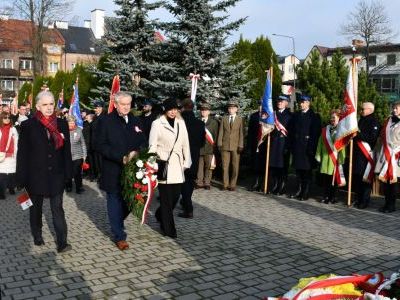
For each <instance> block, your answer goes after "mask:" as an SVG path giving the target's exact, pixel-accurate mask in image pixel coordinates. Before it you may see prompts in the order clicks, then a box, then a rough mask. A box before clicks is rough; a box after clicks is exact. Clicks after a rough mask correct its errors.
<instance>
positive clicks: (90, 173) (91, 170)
mask: <svg viewBox="0 0 400 300" xmlns="http://www.w3.org/2000/svg"><path fill="white" fill-rule="evenodd" d="M86 162H87V163H88V164H89V169H88V170H87V171H86V172H85V173H86V175H87V176H88V177H89V179H94V178H95V177H96V176H95V167H94V156H93V152H92V151H90V152H88V153H87V156H86Z"/></svg>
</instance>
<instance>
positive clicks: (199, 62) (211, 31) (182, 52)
mask: <svg viewBox="0 0 400 300" xmlns="http://www.w3.org/2000/svg"><path fill="white" fill-rule="evenodd" d="M238 1H239V0H222V1H211V0H172V1H170V2H169V3H167V4H166V5H165V7H166V9H167V10H168V11H169V12H170V13H171V14H172V15H173V16H174V17H175V20H174V21H172V22H168V23H164V24H163V28H164V29H165V31H166V35H167V42H166V43H164V44H163V45H161V46H160V50H161V52H160V56H161V57H163V58H164V59H166V61H165V63H164V64H163V66H164V70H163V74H162V76H161V77H160V81H159V82H158V84H159V87H160V92H161V93H164V94H165V95H171V96H175V97H178V98H184V97H188V96H189V95H190V90H191V81H190V78H189V74H190V73H194V74H200V76H202V79H201V80H200V81H199V83H198V90H197V96H198V98H197V101H199V100H204V101H207V102H209V103H210V104H211V105H212V107H213V109H214V110H216V111H219V112H220V111H223V110H225V106H226V103H227V102H228V101H229V100H237V101H238V102H239V104H240V106H241V108H245V107H246V106H247V105H248V104H249V99H247V98H246V95H245V92H246V90H247V89H248V88H249V84H248V82H246V81H243V80H241V79H243V78H244V76H245V74H244V71H243V68H241V65H240V64H236V65H232V64H230V63H229V55H230V53H231V51H232V48H231V47H228V46H227V38H228V36H229V35H230V34H231V33H232V32H233V31H235V30H237V29H238V28H239V27H240V25H241V24H243V22H244V21H245V19H244V18H241V19H239V20H236V21H233V22H228V21H227V18H228V15H227V11H228V9H229V8H230V7H232V6H234V5H235V4H236V3H237V2H238Z"/></svg>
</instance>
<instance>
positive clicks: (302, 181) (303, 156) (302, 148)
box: [289, 95, 321, 201]
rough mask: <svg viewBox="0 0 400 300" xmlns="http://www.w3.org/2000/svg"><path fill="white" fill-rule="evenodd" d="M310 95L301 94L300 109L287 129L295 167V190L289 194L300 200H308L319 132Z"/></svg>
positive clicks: (319, 127) (317, 116)
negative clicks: (311, 106)
mask: <svg viewBox="0 0 400 300" xmlns="http://www.w3.org/2000/svg"><path fill="white" fill-rule="evenodd" d="M310 104H311V97H310V96H307V95H301V97H300V111H297V112H296V113H294V115H293V120H292V123H291V128H290V129H289V138H290V147H291V151H292V158H293V166H294V168H295V169H296V179H297V192H296V193H295V194H292V195H290V198H296V199H298V200H300V201H303V200H308V195H309V190H310V183H311V179H312V169H314V168H315V167H316V161H315V153H316V151H317V145H318V139H319V136H320V134H321V118H320V116H319V115H318V114H317V113H315V112H314V111H313V110H312V109H311V108H310Z"/></svg>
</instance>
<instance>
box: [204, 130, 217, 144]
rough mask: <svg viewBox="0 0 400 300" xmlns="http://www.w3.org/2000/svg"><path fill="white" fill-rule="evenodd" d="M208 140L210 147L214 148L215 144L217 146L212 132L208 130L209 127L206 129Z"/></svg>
mask: <svg viewBox="0 0 400 300" xmlns="http://www.w3.org/2000/svg"><path fill="white" fill-rule="evenodd" d="M206 140H207V142H208V143H209V144H210V145H213V146H214V144H215V141H214V138H213V136H212V134H211V132H210V130H208V129H207V127H206Z"/></svg>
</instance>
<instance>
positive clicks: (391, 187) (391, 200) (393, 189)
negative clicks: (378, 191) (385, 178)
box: [384, 182, 398, 209]
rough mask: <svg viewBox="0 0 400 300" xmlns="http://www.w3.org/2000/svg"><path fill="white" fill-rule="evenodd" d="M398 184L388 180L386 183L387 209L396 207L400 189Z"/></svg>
mask: <svg viewBox="0 0 400 300" xmlns="http://www.w3.org/2000/svg"><path fill="white" fill-rule="evenodd" d="M397 185H398V184H397V183H392V184H390V183H389V182H386V183H385V185H384V191H385V208H386V209H395V208H396V193H397V190H398V188H397Z"/></svg>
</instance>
